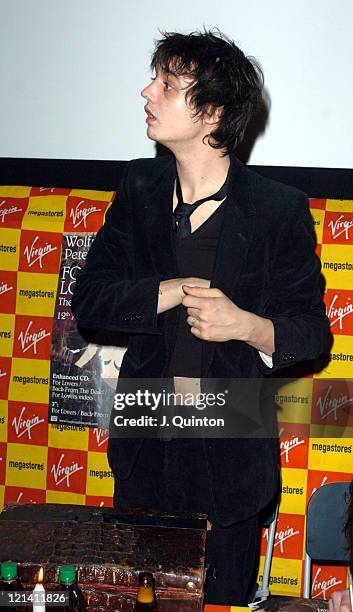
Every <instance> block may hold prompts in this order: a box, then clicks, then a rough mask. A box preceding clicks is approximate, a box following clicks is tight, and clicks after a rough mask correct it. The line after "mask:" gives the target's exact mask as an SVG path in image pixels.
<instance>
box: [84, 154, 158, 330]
mask: <svg viewBox="0 0 353 612" xmlns="http://www.w3.org/2000/svg"><path fill="white" fill-rule="evenodd" d="M133 163H134V162H133V161H132V162H129V163H128V164H127V167H126V169H125V172H124V176H123V179H122V182H121V185H120V189H119V190H118V192H117V195H116V198H115V200H114V202H113V204H112V205H111V207H110V208H109V210H108V212H107V215H106V219H105V223H104V225H103V226H102V227H101V229H100V230H99V232H98V233H97V235H96V237H95V240H94V242H93V244H92V246H91V248H90V250H89V252H88V255H87V259H86V263H85V266H84V267H83V269H82V271H81V272H80V274H79V275H78V277H77V280H76V285H75V288H74V294H73V298H72V312H73V314H74V316H75V318H76V320H77V322H78V324H79V325H81V326H82V327H85V328H87V329H102V330H108V331H109V330H111V331H121V332H125V333H131V332H136V333H143V334H149V333H150V334H162V333H163V331H162V330H161V329H160V328H158V324H157V317H158V315H157V304H158V290H159V283H160V281H161V278H162V277H161V276H159V275H155V276H150V277H145V278H137V277H136V274H135V261H134V259H135V253H134V241H133V227H132V218H133V217H132V207H131V206H132V205H131V197H130V189H129V184H130V180H131V178H130V175H131V169H132V167H133Z"/></svg>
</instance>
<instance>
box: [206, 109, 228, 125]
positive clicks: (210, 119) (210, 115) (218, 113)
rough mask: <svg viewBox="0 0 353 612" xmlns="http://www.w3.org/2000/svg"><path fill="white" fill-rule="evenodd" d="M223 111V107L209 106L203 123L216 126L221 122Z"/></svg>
mask: <svg viewBox="0 0 353 612" xmlns="http://www.w3.org/2000/svg"><path fill="white" fill-rule="evenodd" d="M223 111H224V107H223V106H212V105H209V106H208V108H207V110H206V111H205V114H204V117H203V120H204V122H205V123H207V124H208V125H217V124H218V123H219V122H220V120H221V117H222V115H223Z"/></svg>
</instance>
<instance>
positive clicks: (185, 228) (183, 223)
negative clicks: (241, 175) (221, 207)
mask: <svg viewBox="0 0 353 612" xmlns="http://www.w3.org/2000/svg"><path fill="white" fill-rule="evenodd" d="M228 178H229V171H228V174H227V178H226V180H225V182H224V184H223V185H222V187H221V188H220V189H219V190H218V191H217V192H216V193H214V194H213V195H210V196H207V198H202V199H201V200H197V202H194V203H193V204H186V203H185V202H183V194H182V193H181V187H180V181H179V177H178V174H177V176H176V196H177V199H178V204H177V205H176V207H175V210H174V212H173V225H174V230H175V231H176V233H177V236H178V238H185V237H186V236H190V234H191V223H190V215H191V213H193V212H194V210H195V208H197V207H198V206H200V204H203V203H204V202H207V201H208V200H216V201H219V200H223V199H224V198H225V197H226V196H227V191H228Z"/></svg>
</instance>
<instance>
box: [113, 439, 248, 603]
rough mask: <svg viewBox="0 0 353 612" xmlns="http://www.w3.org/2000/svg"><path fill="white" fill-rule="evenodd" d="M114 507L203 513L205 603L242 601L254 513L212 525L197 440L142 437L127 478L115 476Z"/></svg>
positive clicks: (204, 466)
mask: <svg viewBox="0 0 353 612" xmlns="http://www.w3.org/2000/svg"><path fill="white" fill-rule="evenodd" d="M234 477H235V478H236V475H234ZM236 503H237V500H234V504H235V505H236ZM114 505H115V508H116V509H117V510H119V511H124V510H126V509H128V508H131V507H134V506H135V507H137V506H139V507H142V508H146V509H148V508H149V509H152V508H153V509H155V510H159V511H162V512H163V511H164V512H181V511H190V512H202V513H205V514H207V515H208V518H209V521H210V522H211V523H212V529H211V530H210V531H208V532H207V539H206V564H207V566H208V570H207V579H206V585H205V603H211V604H219V605H232V604H233V605H243V604H246V603H247V598H248V596H249V593H250V592H251V590H252V587H253V585H254V582H255V578H256V576H254V570H255V568H256V561H257V556H258V549H259V540H258V517H257V516H253V517H251V518H249V519H247V520H245V521H243V522H241V523H234V524H232V525H230V526H229V527H222V526H221V525H218V524H217V521H216V520H215V513H214V508H213V501H212V495H211V491H210V485H209V478H208V474H207V464H206V458H205V455H204V450H203V443H202V440H195V439H180V440H171V441H169V442H161V441H159V440H145V441H144V443H143V446H142V448H141V450H140V453H139V456H138V458H137V461H136V465H135V467H134V469H133V472H132V474H131V476H130V478H128V479H127V480H121V479H119V477H118V476H117V475H115V493H114Z"/></svg>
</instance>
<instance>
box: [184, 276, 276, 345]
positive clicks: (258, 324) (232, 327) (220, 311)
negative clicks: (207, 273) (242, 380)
mask: <svg viewBox="0 0 353 612" xmlns="http://www.w3.org/2000/svg"><path fill="white" fill-rule="evenodd" d="M182 288H183V291H184V293H185V297H184V298H183V300H182V304H183V306H185V307H186V308H187V313H188V318H187V322H188V324H189V325H190V328H191V333H192V334H194V336H196V337H197V338H200V339H201V340H207V341H209V342H226V341H227V340H242V341H243V342H247V343H248V344H250V345H251V346H253V347H254V348H256V349H258V350H260V351H262V352H264V353H266V355H272V353H273V352H274V350H275V347H274V329H273V323H272V321H270V319H265V318H263V317H259V316H257V315H255V314H254V313H252V312H248V311H247V310H243V309H242V308H239V307H238V306H237V305H236V304H234V302H232V301H231V300H230V299H229V298H228V297H227V296H226V295H225V294H224V293H223V292H222V291H221V290H220V289H216V288H213V287H212V288H209V289H207V288H204V287H190V286H188V285H187V284H185V285H183V286H182Z"/></svg>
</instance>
